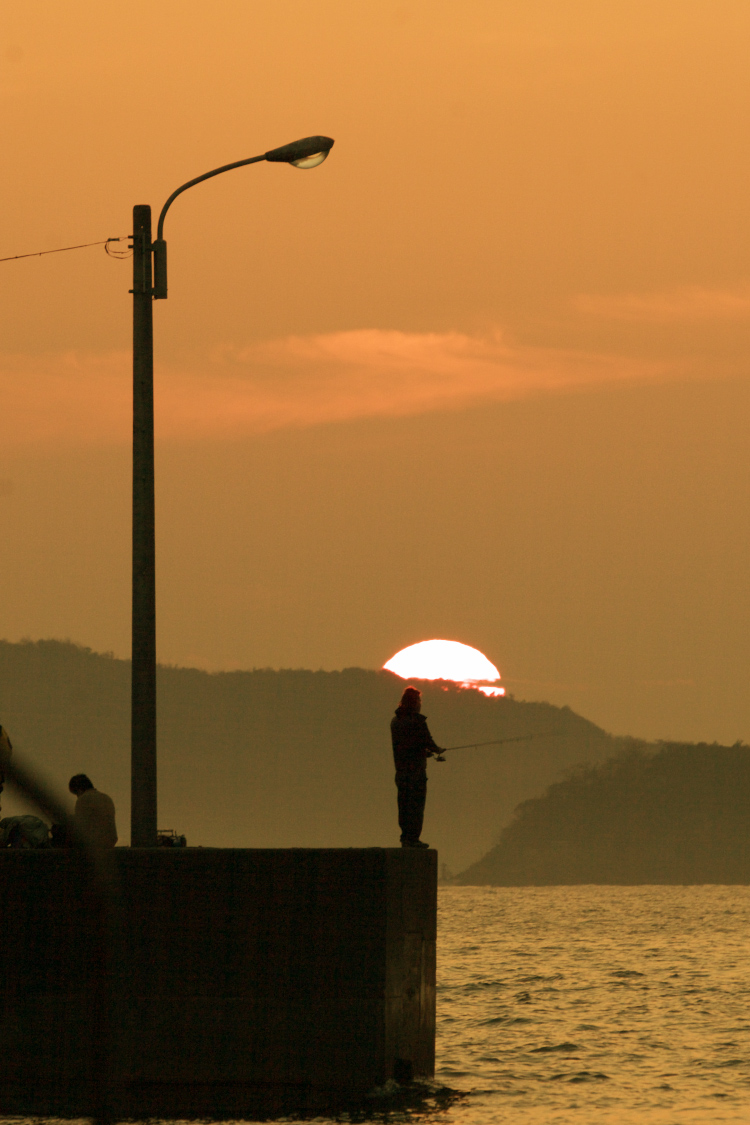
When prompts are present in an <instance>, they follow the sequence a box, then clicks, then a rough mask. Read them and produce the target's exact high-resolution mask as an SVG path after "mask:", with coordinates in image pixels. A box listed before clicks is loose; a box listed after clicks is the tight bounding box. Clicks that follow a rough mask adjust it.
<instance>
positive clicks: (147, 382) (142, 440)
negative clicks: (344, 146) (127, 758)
mask: <svg viewBox="0 0 750 1125" xmlns="http://www.w3.org/2000/svg"><path fill="white" fill-rule="evenodd" d="M332 146H333V141H332V140H331V138H330V137H305V138H304V139H303V140H301V141H293V142H292V144H289V145H282V147H281V148H274V149H271V150H270V152H266V153H264V154H263V155H262V156H252V157H250V159H249V160H237V161H236V162H235V163H234V164H224V165H223V166H222V167H221V168H214V169H213V171H212V172H206V173H204V175H202V176H197V177H196V178H195V179H194V180H189V181H188V182H187V183H186V184H183V185H182V187H179V188H177V191H173V192H172V194H171V195H170V197H169V199H168V200H167V202H166V203H165V204H164V206H163V207H162V209H161V214H160V215H159V223H158V227H157V237H156V241H155V242H154V243H152V242H151V208H150V207H149V206H147V205H142V206H137V207H134V208H133V289H132V293H133V647H132V684H131V741H130V746H131V814H130V826H131V828H130V833H131V840H130V842H131V847H136V848H137V847H140V848H151V847H155V846H156V580H155V535H154V335H153V306H152V301H153V300H163V299H165V298H166V296H167V244H166V242H165V241H164V237H163V235H164V218H165V216H166V214H167V211H168V210H169V208H170V206H171V205H172V203H173V202H174V200H175V199H176V198H177V196H178V195H181V194H182V192H183V191H187V189H188V188H190V187H194V186H195V184H199V183H201V182H202V181H203V180H209V179H211V177H212V176H218V175H220V174H221V173H222V172H230V171H231V170H232V169H233V168H242V167H243V166H244V165H245V164H258V163H259V162H260V161H262V160H268V161H269V162H270V163H273V164H293V165H294V166H295V167H296V168H315V167H317V165H318V164H322V163H323V161H324V160H325V158H326V157H327V156H328V153H329V152H330V151H331V147H332ZM152 255H153V271H152ZM152 276H153V283H152Z"/></svg>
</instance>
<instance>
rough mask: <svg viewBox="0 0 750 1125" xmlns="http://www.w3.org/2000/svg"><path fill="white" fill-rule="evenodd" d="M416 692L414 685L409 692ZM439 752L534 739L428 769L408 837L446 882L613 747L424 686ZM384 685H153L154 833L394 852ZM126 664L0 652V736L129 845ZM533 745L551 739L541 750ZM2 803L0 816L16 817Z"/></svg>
mask: <svg viewBox="0 0 750 1125" xmlns="http://www.w3.org/2000/svg"><path fill="white" fill-rule="evenodd" d="M415 682H418V681H415ZM419 686H420V687H421V688H422V690H423V702H424V706H423V710H424V713H425V714H426V715H427V717H428V720H429V723H430V728H431V730H432V732H433V735H434V736H435V739H436V741H437V742H438V743H439V744H441V745H444V746H451V745H457V744H459V743H466V742H472V741H477V742H484V741H487V740H489V739H492V738H513V737H516V736H518V735H526V734H534V735H535V737H534V738H533V739H531V740H530V741H528V742H516V743H510V744H508V745H506V746H499V747H485V748H482V749H478V750H465V751H457V752H455V754H451V755H449V756H448V760H447V761H446V763H445V764H444V765H440V764H430V766H429V772H430V782H429V795H428V802H427V815H426V819H425V830H424V836H425V839H427V840H428V841H429V842H430V843H431V844H433V845H434V846H436V847H437V848H438V849H439V851H440V853H441V861H443V862H445V863H447V864H448V866H449V867H450V868H452V869H453V870H459V869H461V868H462V867H466V866H467V865H468V864H470V863H472V862H473V861H475V860H477V859H478V858H479V857H480V856H482V855H483V854H485V853H486V852H487V850H488V848H489V847H490V846H491V845H492V843H493V841H495V840H496V839H497V833H498V831H499V829H500V828H501V827H502V825H503V823H505V822H507V821H508V820H509V819H510V817H511V815H512V812H513V809H514V808H515V806H516V805H517V804H518V803H519V801H523V800H525V799H526V798H529V797H532V796H535V795H538V794H541V793H542V792H543V791H544V789H545V787H546V786H547V785H549V784H550V782H552V781H554V780H555V779H557V778H558V777H559V776H560V772H561V770H563V769H565V768H566V767H569V766H572V765H574V764H575V763H578V762H582V761H590V762H597V761H602V760H603V759H605V758H607V757H609V756H610V755H611V754H612V753H613V751H614V750H615V749H616V747H617V740H615V739H613V738H612V737H611V736H610V735H608V734H606V733H605V732H604V731H602V730H600V729H599V728H598V727H596V726H595V725H594V724H593V723H590V722H588V721H587V720H586V719H583V718H581V717H580V716H579V715H576V714H574V713H573V712H572V711H570V710H569V709H568V708H558V707H553V706H551V705H550V704H545V703H524V702H520V701H517V700H514V699H511V698H494V699H488V698H486V697H485V696H484V695H482V694H480V693H479V692H477V691H473V690H462V689H459V688H457V687H456V685H455V684H452V683H444V682H424V683H421V684H420V685H419ZM403 687H404V681H403V680H401V679H399V678H398V677H396V676H394V675H392V674H391V673H389V672H375V671H368V670H365V669H361V668H348V669H346V670H344V671H342V672H311V671H270V670H256V671H250V672H220V673H208V672H202V671H198V670H197V669H192V668H173V667H160V668H159V670H158V724H159V827H160V828H174V829H176V830H177V831H179V832H180V833H184V834H185V835H186V836H187V838H188V842H189V843H190V844H203V845H214V846H221V847H369V846H383V845H388V846H393V845H397V844H398V826H397V822H396V794H395V786H394V783H393V763H392V756H391V748H390V735H389V722H390V718H391V715H392V714H393V710H394V708H395V706H396V703H397V702H398V699H399V696H400V694H401V691H402V690H403ZM129 693H130V664H129V662H128V661H125V660H119V659H115V658H113V657H112V656H107V655H101V654H98V653H95V652H92V651H91V650H89V649H86V648H81V647H80V646H77V645H74V644H70V643H65V642H60V641H36V642H22V643H20V644H13V643H10V642H7V641H3V642H0V722H2V723H3V725H4V726H5V727H6V728H7V729H8V730H9V732H10V735H11V738H12V739H13V742H14V744H15V746H16V747H17V749H18V751H19V753H23V754H24V755H25V756H26V758H27V759H28V760H29V761H30V762H31V763H32V764H34V765H35V766H36V767H37V768H38V770H39V771H40V772H41V773H42V774H43V776H45V777H46V778H47V779H48V780H49V781H50V783H52V784H54V785H55V786H56V787H57V788H58V790H62V791H63V792H64V793H66V792H67V791H66V785H67V781H68V779H69V777H70V776H71V775H72V774H73V773H78V772H84V773H88V774H89V775H90V776H91V777H92V779H93V781H94V784H95V785H97V786H98V787H100V788H101V789H102V790H104V791H105V792H107V793H109V794H111V796H112V797H113V798H114V800H115V803H116V805H117V810H118V827H119V830H120V840H121V843H127V842H128V839H129V835H128V833H129V815H130V814H129V798H130V782H129V777H130V746H129V738H130V694H129ZM549 732H554V733H552V734H550V733H549ZM20 807H21V806H20V803H19V802H18V801H17V800H15V799H13V798H12V796H11V795H9V794H8V793H7V792H6V794H4V796H3V815H9V814H10V813H12V812H14V811H17V810H18V809H20Z"/></svg>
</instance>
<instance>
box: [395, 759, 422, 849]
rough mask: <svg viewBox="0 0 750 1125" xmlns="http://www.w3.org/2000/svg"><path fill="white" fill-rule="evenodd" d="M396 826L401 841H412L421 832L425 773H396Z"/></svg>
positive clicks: (417, 837) (416, 838)
mask: <svg viewBox="0 0 750 1125" xmlns="http://www.w3.org/2000/svg"><path fill="white" fill-rule="evenodd" d="M396 785H397V786H398V826H399V828H400V829H401V843H402V844H403V843H404V842H408V843H414V841H415V840H418V839H419V837H420V836H421V834H422V821H423V820H424V803H425V800H426V798H427V774H426V773H422V772H421V771H420V772H418V773H397V774H396Z"/></svg>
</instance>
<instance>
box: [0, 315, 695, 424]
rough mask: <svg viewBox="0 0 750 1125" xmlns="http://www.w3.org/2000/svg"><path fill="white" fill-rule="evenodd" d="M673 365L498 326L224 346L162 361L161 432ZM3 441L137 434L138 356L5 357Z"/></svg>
mask: <svg viewBox="0 0 750 1125" xmlns="http://www.w3.org/2000/svg"><path fill="white" fill-rule="evenodd" d="M674 374H676V371H675V370H673V369H672V368H671V367H669V366H668V365H667V364H664V363H652V362H648V361H644V360H638V359H628V358H623V357H619V356H611V355H597V354H590V353H584V352H576V351H572V350H562V349H552V348H548V349H545V348H530V347H522V346H517V345H514V344H509V343H506V342H505V340H504V339H503V337H502V335H501V334H500V333H495V334H492V335H489V336H485V337H478V336H468V335H464V334H461V333H457V332H456V333H410V332H397V331H386V330H382V329H361V330H356V331H350V332H334V333H328V334H326V335H315V336H293V337H289V338H287V339H283V340H272V341H269V342H265V343H260V344H254V345H252V346H251V347H247V348H244V349H238V350H232V349H227V348H224V349H221V350H219V351H217V352H216V353H214V354H213V355H211V356H210V357H208V358H207V359H206V360H205V362H203V363H202V364H200V365H198V364H196V366H195V368H194V369H190V370H189V369H187V368H184V367H182V368H178V367H176V366H169V365H162V364H160V365H159V366H158V369H157V372H156V391H155V397H156V430H157V436H158V437H161V438H167V439H196V438H209V437H210V438H217V437H237V436H242V435H243V434H247V433H258V432H267V431H270V430H277V429H281V428H288V427H306V426H314V425H321V424H325V423H332V422H333V423H335V422H345V421H349V420H354V419H360V418H374V417H403V416H407V415H416V414H424V413H427V412H431V411H445V410H463V409H466V408H469V407H472V406H476V405H478V404H481V403H496V402H508V401H512V400H517V399H522V398H526V397H529V396H532V395H543V394H549V393H561V392H565V391H573V390H578V389H581V388H585V387H597V386H603V385H609V384H614V383H623V382H632V381H634V380H637V381H648V380H653V379H661V378H665V377H668V376H670V375H674ZM0 388H1V392H0V393H2V396H3V401H4V404H5V405H4V417H5V427H4V430H5V436H4V442H5V444H8V443H11V444H28V443H33V444H39V443H42V444H44V443H55V444H57V443H59V442H69V441H74V442H81V441H83V442H118V443H119V442H123V443H124V442H127V441H129V440H130V432H131V431H130V425H131V423H130V410H131V405H130V395H131V392H130V357H129V355H128V354H127V353H110V354H106V355H82V354H68V355H60V356H47V357H44V358H41V359H40V358H38V357H28V356H6V357H0Z"/></svg>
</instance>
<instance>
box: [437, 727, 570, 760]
mask: <svg viewBox="0 0 750 1125" xmlns="http://www.w3.org/2000/svg"><path fill="white" fill-rule="evenodd" d="M560 734H562V731H559V730H540V731H536V732H535V733H534V734H517V735H515V737H513V738H491V739H490V741H489V742H467V743H465V744H464V745H463V746H446V747H445V749H444V750H441V751H440V753H439V754H435V755H433V756H434V758H435V761H436V762H444V761H445V758H444V757H443V754H447V753H448V751H449V750H478V749H479V747H480V746H501V745H502V744H503V743H505V742H528V741H529V739H532V738H543V737H544V736H545V735H546V736H548V737H549V736H550V735H551V736H558V735H560Z"/></svg>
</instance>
